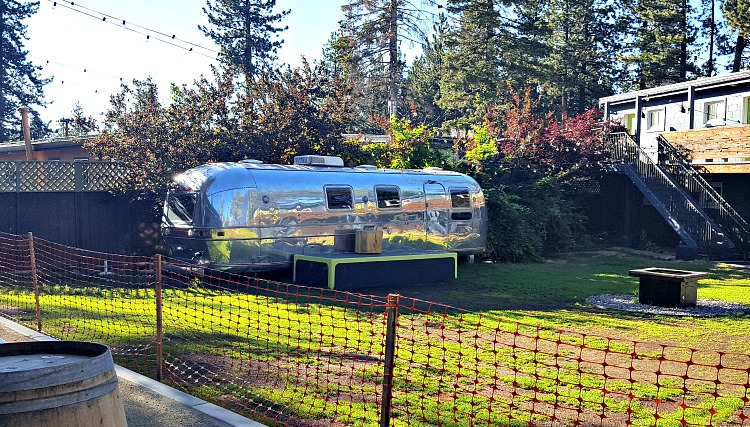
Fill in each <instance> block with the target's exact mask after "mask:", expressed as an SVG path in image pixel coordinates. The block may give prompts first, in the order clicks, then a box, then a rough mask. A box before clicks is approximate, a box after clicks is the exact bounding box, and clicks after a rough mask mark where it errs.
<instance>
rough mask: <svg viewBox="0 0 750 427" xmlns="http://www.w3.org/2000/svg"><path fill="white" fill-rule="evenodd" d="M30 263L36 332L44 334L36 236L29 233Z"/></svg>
mask: <svg viewBox="0 0 750 427" xmlns="http://www.w3.org/2000/svg"><path fill="white" fill-rule="evenodd" d="M29 262H30V263H31V283H33V284H34V306H35V310H36V330H37V331H39V332H42V309H41V307H40V306H39V279H38V278H37V275H36V253H35V252H34V234H33V233H32V232H31V231H29Z"/></svg>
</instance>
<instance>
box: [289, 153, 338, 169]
mask: <svg viewBox="0 0 750 427" xmlns="http://www.w3.org/2000/svg"><path fill="white" fill-rule="evenodd" d="M294 164H295V165H307V166H334V167H337V168H341V167H344V160H343V159H342V158H341V157H336V156H294Z"/></svg>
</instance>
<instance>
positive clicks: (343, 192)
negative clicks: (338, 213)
mask: <svg viewBox="0 0 750 427" xmlns="http://www.w3.org/2000/svg"><path fill="white" fill-rule="evenodd" d="M326 200H327V201H328V209H331V210H349V209H352V188H351V187H326Z"/></svg>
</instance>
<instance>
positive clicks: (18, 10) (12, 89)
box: [0, 0, 49, 141]
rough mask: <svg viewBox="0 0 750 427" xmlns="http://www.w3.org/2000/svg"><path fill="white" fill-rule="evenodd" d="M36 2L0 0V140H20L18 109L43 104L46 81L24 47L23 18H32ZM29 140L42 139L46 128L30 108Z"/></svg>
mask: <svg viewBox="0 0 750 427" xmlns="http://www.w3.org/2000/svg"><path fill="white" fill-rule="evenodd" d="M38 7H39V2H30V3H21V2H19V1H17V0H0V141H7V140H9V139H16V138H18V139H20V138H21V119H20V114H19V113H18V107H21V106H28V107H31V106H33V105H44V104H43V101H42V98H43V93H42V89H43V87H44V85H45V84H47V83H48V82H49V79H44V78H42V77H40V76H39V74H38V73H39V71H40V70H41V67H38V66H35V65H33V64H32V63H31V62H30V61H29V60H28V59H27V58H26V55H27V54H28V51H26V50H25V49H24V48H23V42H24V41H25V40H28V38H27V37H26V25H24V24H23V23H22V21H23V20H24V19H25V18H28V17H30V16H31V15H33V14H34V13H35V12H36V11H37V9H38ZM30 115H31V117H30V119H31V124H32V128H33V129H32V130H33V131H34V132H32V137H42V136H45V135H44V134H46V133H47V132H48V129H47V126H46V125H45V124H44V123H43V122H42V121H41V120H40V119H39V116H38V114H37V113H36V112H35V111H34V110H33V109H31V110H30Z"/></svg>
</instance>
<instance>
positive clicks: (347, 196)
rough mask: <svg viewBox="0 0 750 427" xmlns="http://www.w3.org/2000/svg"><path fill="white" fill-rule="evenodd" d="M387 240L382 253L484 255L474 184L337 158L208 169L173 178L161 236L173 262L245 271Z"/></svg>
mask: <svg viewBox="0 0 750 427" xmlns="http://www.w3.org/2000/svg"><path fill="white" fill-rule="evenodd" d="M362 229H374V230H382V231H383V252H384V253H387V252H393V251H398V250H404V249H408V250H415V249H418V250H449V251H454V252H457V253H459V254H461V255H470V254H479V253H482V252H483V251H484V247H485V243H486V239H487V237H486V236H487V233H486V231H487V211H486V206H485V201H484V195H483V193H482V189H481V188H479V185H478V184H477V183H476V181H474V180H473V179H471V178H470V177H468V176H466V175H463V174H460V173H456V172H449V171H444V170H441V169H439V168H427V169H423V170H403V171H401V170H389V169H376V168H375V167H373V166H359V167H355V168H347V167H343V161H342V160H341V159H340V158H338V157H327V156H299V157H297V158H295V164H294V165H270V164H263V163H262V162H259V161H254V160H246V161H241V162H238V163H210V164H206V165H202V166H199V167H196V168H193V169H190V170H188V171H186V172H184V173H183V174H181V175H179V176H177V177H176V178H175V187H174V189H173V190H172V191H170V192H169V194H168V195H167V199H166V202H165V205H164V215H163V217H162V232H163V235H164V240H165V242H166V244H167V250H168V253H169V255H170V256H172V257H175V258H179V259H182V260H185V261H190V262H193V263H196V264H201V265H205V266H209V267H212V268H217V269H222V270H228V271H234V272H251V271H262V270H272V269H281V268H289V267H290V266H291V263H292V257H293V255H294V254H301V253H312V252H314V251H318V252H320V251H333V243H334V238H335V236H337V235H340V234H346V233H354V232H356V230H362Z"/></svg>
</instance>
